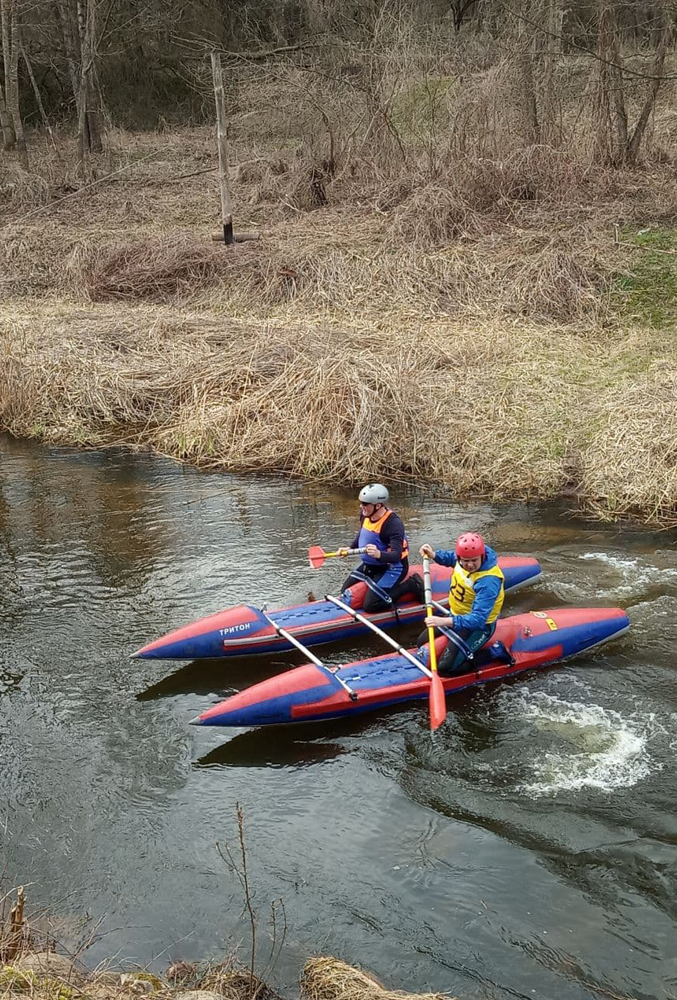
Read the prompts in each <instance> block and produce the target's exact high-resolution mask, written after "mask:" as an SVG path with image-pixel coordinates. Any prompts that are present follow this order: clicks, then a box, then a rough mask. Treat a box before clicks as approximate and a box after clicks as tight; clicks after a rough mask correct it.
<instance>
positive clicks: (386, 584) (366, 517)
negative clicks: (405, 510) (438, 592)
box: [339, 483, 423, 611]
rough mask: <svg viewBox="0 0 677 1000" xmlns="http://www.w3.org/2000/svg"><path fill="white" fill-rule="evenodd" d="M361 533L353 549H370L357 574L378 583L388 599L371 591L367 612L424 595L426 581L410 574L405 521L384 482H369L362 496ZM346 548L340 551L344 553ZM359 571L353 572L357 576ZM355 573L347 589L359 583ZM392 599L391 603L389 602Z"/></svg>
mask: <svg viewBox="0 0 677 1000" xmlns="http://www.w3.org/2000/svg"><path fill="white" fill-rule="evenodd" d="M358 499H359V501H360V530H359V531H358V533H357V535H356V536H355V539H354V540H353V543H352V545H350V548H351V549H358V548H366V552H365V554H364V556H363V557H362V563H361V564H360V565H359V566H358V567H357V572H358V573H360V574H362V575H364V576H367V577H369V579H370V580H373V582H374V583H376V584H378V587H379V589H380V590H381V591H384V592H385V595H386V596H381V595H379V594H377V593H374V591H373V590H371V589H368V590H367V593H366V596H365V599H364V605H363V607H364V610H365V611H385V610H387V609H388V608H391V607H392V606H393V604H394V603H395V602H396V601H397V600H398V599H399V598H400V597H402V596H404V595H405V594H414V595H415V596H417V597H421V595H422V586H423V581H422V580H421V578H420V577H419V576H416V575H415V576H411V577H409V578H408V579H407V574H408V573H409V542H408V540H407V536H406V534H405V531H404V525H403V524H402V519H401V518H400V517H399V516H398V515H397V514H396V513H395V511H394V510H391V508H390V507H387V506H386V504H387V503H388V500H389V493H388V490H387V489H386V487H385V486H382V485H381V483H369V484H368V485H367V486H365V487H364V488H363V489H361V490H360V493H359V498H358ZM346 551H347V550H346V549H339V552H341V553H344V552H346ZM354 572H355V570H353V573H354ZM353 573H351V574H350V576H349V577H348V578H347V579H346V581H345V582H344V584H343V590H344V591H345V590H347V588H348V587H351V586H352V585H353V584H355V583H358V582H359V578H356V577H354V576H353ZM387 598H389V600H388V599H387Z"/></svg>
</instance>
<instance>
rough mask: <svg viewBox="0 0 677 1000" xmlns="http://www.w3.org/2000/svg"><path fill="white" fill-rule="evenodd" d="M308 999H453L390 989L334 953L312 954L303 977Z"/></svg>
mask: <svg viewBox="0 0 677 1000" xmlns="http://www.w3.org/2000/svg"><path fill="white" fill-rule="evenodd" d="M301 996H302V997H303V998H304V1000H451V998H450V997H449V995H448V994H445V993H405V992H403V991H402V990H389V989H387V988H386V987H385V986H382V985H381V984H380V983H379V982H377V981H376V979H374V978H373V977H372V976H369V975H367V974H366V973H364V972H361V971H360V970H359V969H355V968H353V967H352V966H350V965H347V964H346V963H345V962H341V961H340V960H339V959H337V958H332V957H331V956H323V957H318V958H309V959H308V961H307V962H306V964H305V966H304V968H303V975H302V977H301Z"/></svg>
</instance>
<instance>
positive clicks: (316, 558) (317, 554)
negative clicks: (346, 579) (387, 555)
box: [308, 545, 367, 569]
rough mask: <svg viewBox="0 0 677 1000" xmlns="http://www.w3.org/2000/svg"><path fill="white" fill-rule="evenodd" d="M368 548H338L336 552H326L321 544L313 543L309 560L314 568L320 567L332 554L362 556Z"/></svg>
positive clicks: (309, 550) (309, 551)
mask: <svg viewBox="0 0 677 1000" xmlns="http://www.w3.org/2000/svg"><path fill="white" fill-rule="evenodd" d="M366 551H367V549H366V547H365V548H362V549H338V551H336V552H325V551H324V549H323V548H322V547H321V546H320V545H311V546H310V548H309V549H308V562H309V563H310V565H311V566H312V568H313V569H319V568H320V566H321V565H322V564H323V563H324V560H325V559H330V558H331V557H332V556H361V555H362V554H363V553H364V552H366Z"/></svg>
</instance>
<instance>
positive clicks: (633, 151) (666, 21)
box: [625, 8, 674, 165]
mask: <svg viewBox="0 0 677 1000" xmlns="http://www.w3.org/2000/svg"><path fill="white" fill-rule="evenodd" d="M662 20H663V27H662V32H661V37H660V41H659V43H658V48H657V49H656V57H655V59H654V63H653V67H652V69H651V76H652V77H654V79H653V80H652V81H651V88H650V90H649V93H648V94H647V96H646V100H645V101H644V105H643V107H642V110H641V111H640V114H639V118H638V119H637V123H636V124H635V128H634V131H633V133H632V138H631V139H630V142H629V143H628V144H627V150H626V155H625V160H626V162H627V163H628V164H630V165H633V164H634V163H635V162H636V161H637V155H638V153H639V147H640V145H641V142H642V138H643V137H644V133H645V132H646V127H647V125H648V123H649V117H650V115H651V112H652V111H653V109H654V107H655V105H656V98H657V97H658V91H659V90H660V88H661V84H662V83H663V80H662V79H661V77H662V76H663V68H664V66H665V57H666V55H667V52H668V49H669V48H670V44H671V42H672V39H673V36H674V25H673V22H672V18H671V15H670V13H669V11H668V10H667V9H666V8H663V10H662Z"/></svg>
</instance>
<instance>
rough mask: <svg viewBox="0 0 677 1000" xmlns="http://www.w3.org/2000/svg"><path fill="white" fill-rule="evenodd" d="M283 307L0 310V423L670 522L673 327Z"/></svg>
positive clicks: (85, 439)
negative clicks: (309, 322) (249, 311)
mask: <svg viewBox="0 0 677 1000" xmlns="http://www.w3.org/2000/svg"><path fill="white" fill-rule="evenodd" d="M295 319H296V317H295V310H294V307H293V304H292V305H291V306H288V307H287V309H286V310H282V309H281V310H278V311H277V312H276V314H275V316H274V318H273V317H271V318H270V319H269V320H268V322H266V323H264V322H261V323H260V324H258V325H253V324H252V323H251V322H250V321H249V320H248V319H241V320H235V319H223V318H222V319H218V318H215V317H213V316H210V317H205V316H204V315H201V314H200V313H198V312H194V313H192V314H189V313H183V314H182V316H181V317H177V315H176V313H175V312H174V310H172V309H170V308H168V307H164V308H150V307H147V306H143V307H136V308H134V309H131V308H130V309H126V310H125V313H124V317H123V318H120V316H119V315H118V314H117V311H116V307H110V306H99V307H94V306H91V307H89V308H88V309H82V308H78V309H75V308H69V309H65V308H64V307H63V306H59V307H58V308H57V307H52V309H51V311H49V310H47V309H46V307H45V305H44V304H43V305H41V306H40V307H38V308H37V309H35V310H31V309H26V308H24V310H23V311H22V313H21V314H19V313H17V314H15V316H14V318H13V320H12V321H11V322H7V321H4V322H2V323H1V324H0V346H1V347H2V360H1V361H0V423H1V424H2V425H3V426H4V427H6V428H8V429H9V430H10V431H11V432H12V433H14V434H16V435H22V436H33V437H40V438H43V439H46V440H50V441H60V442H67V443H72V444H80V445H85V446H100V445H102V444H108V443H119V444H125V445H128V446H131V447H136V446H141V447H152V448H154V449H156V450H157V451H159V452H161V453H163V454H166V455H171V456H173V457H175V458H178V459H181V460H183V461H190V462H192V463H196V464H199V465H202V466H204V467H209V468H218V469H224V470H242V469H256V470H260V471H265V472H285V473H288V474H291V475H294V476H300V477H313V478H317V479H325V480H338V479H340V480H341V481H343V482H359V481H361V480H362V479H364V478H365V477H366V478H369V477H383V478H386V479H392V478H395V479H398V478H399V479H407V478H414V479H416V480H417V481H429V482H435V483H440V484H444V485H447V486H450V487H452V488H453V489H454V490H455V491H456V492H457V494H458V495H472V496H473V497H475V498H477V497H479V496H483V497H488V498H491V499H494V500H501V499H505V498H507V497H511V498H519V499H523V500H537V499H545V498H550V497H555V496H557V495H560V494H561V493H563V492H566V493H568V494H572V493H573V494H575V495H576V496H577V497H578V498H579V503H580V504H581V506H583V507H586V508H587V509H588V510H594V511H597V512H598V513H604V512H607V514H608V516H612V515H613V516H623V515H626V514H632V515H638V514H640V515H641V516H644V517H645V518H646V519H647V520H648V521H650V522H651V523H654V524H664V525H667V524H670V523H672V524H674V523H675V522H676V521H677V518H676V516H675V511H676V510H677V477H675V473H674V468H675V463H674V439H675V437H674V433H673V428H674V412H675V403H676V402H677V397H676V395H675V393H676V385H677V383H676V382H675V378H674V371H671V369H670V367H669V366H667V367H666V365H665V360H664V359H665V353H664V352H665V350H666V342H665V341H662V340H657V341H656V342H655V344H653V345H652V344H651V343H647V342H644V341H643V340H642V339H641V338H638V337H636V336H635V335H633V334H632V333H627V334H623V335H621V334H618V333H617V334H616V335H615V336H614V337H613V338H607V337H605V336H604V335H592V334H591V332H590V331H588V333H587V334H585V335H582V334H579V333H577V332H576V331H574V330H572V329H571V328H567V327H559V328H553V327H548V328H543V327H539V326H536V325H534V324H533V323H531V324H526V323H525V322H523V321H522V322H514V323H507V322H504V323H501V324H500V325H497V324H494V323H486V322H485V323H473V324H467V323H463V322H459V323H456V324H450V323H449V321H448V320H446V319H443V320H440V319H438V320H432V319H431V320H428V321H421V320H419V321H418V322H415V321H413V320H410V321H408V322H406V323H403V324H402V326H401V327H400V328H399V329H397V330H394V329H393V328H392V326H391V325H390V319H386V320H385V321H379V318H378V317H375V316H372V317H371V318H367V317H362V318H361V319H355V321H354V322H352V323H349V322H347V321H346V320H341V322H337V321H335V322H333V323H331V322H329V321H328V320H327V319H326V318H325V319H324V320H323V321H322V322H319V321H318V323H317V324H316V325H315V326H313V327H312V328H309V327H307V326H303V327H299V326H295V325H294V324H295ZM668 348H669V345H668ZM648 400H651V405H647V402H648ZM642 401H643V402H642ZM475 413H476V414H477V419H471V418H470V417H471V416H472V414H475ZM469 415H470V417H469ZM647 442H650V444H649V445H647Z"/></svg>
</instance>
